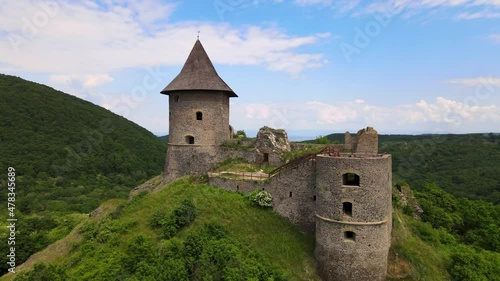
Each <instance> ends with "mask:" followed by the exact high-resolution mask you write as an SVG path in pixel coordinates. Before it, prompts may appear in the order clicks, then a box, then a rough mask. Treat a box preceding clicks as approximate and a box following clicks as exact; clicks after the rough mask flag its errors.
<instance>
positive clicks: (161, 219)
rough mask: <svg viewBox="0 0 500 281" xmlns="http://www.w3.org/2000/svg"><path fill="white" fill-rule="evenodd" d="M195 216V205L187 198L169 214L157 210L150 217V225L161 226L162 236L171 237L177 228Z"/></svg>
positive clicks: (177, 230) (187, 223) (183, 225)
mask: <svg viewBox="0 0 500 281" xmlns="http://www.w3.org/2000/svg"><path fill="white" fill-rule="evenodd" d="M195 218H196V207H195V206H194V205H193V203H192V202H191V201H189V200H184V201H182V203H181V204H180V206H179V207H177V208H176V209H175V210H174V211H173V212H172V213H171V214H170V215H167V214H166V213H165V211H163V210H158V211H156V212H155V213H154V214H153V217H152V218H151V223H150V225H151V227H153V228H163V236H164V237H165V238H167V239H168V238H171V237H173V236H174V235H175V234H177V232H179V230H180V229H181V228H183V227H185V226H187V225H189V224H190V223H191V222H192V221H193V220H194V219H195Z"/></svg>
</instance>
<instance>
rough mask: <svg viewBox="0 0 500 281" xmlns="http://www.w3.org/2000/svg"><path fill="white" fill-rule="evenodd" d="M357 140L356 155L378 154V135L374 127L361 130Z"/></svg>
mask: <svg viewBox="0 0 500 281" xmlns="http://www.w3.org/2000/svg"><path fill="white" fill-rule="evenodd" d="M356 139H357V145H356V153H365V154H377V153H378V133H377V131H375V129H373V128H372V127H367V128H366V129H361V130H359V131H358V135H357V137H356Z"/></svg>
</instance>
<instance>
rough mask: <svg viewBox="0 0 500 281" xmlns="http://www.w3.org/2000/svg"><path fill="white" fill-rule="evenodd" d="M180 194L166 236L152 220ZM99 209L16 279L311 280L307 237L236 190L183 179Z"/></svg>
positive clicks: (170, 209)
mask: <svg viewBox="0 0 500 281" xmlns="http://www.w3.org/2000/svg"><path fill="white" fill-rule="evenodd" d="M154 181H155V180H153V182H154ZM155 184H158V181H157V180H156V183H155ZM160 184H161V183H160ZM185 200H189V202H191V203H192V204H193V206H194V209H195V211H194V212H192V213H195V214H196V215H195V217H194V218H193V219H191V221H190V224H189V225H187V226H185V227H184V228H181V229H180V231H178V232H176V233H174V234H173V235H170V236H168V237H166V236H165V235H166V234H165V233H166V229H167V228H164V227H163V228H162V227H158V224H161V222H162V221H163V223H165V221H169V219H168V217H169V216H171V214H173V213H174V211H175V210H177V212H178V209H179V206H183V205H182V204H183V202H185ZM100 209H101V210H103V211H102V213H101V214H99V215H98V216H96V217H93V218H87V219H85V220H84V221H83V222H82V223H81V224H80V225H79V226H78V229H79V230H78V231H76V232H74V233H72V235H70V236H71V237H68V238H67V239H69V242H67V244H69V245H71V246H70V247H69V248H66V250H65V251H61V248H63V247H54V248H51V247H49V248H48V249H47V250H46V251H44V252H42V253H40V255H39V256H38V259H37V260H36V261H32V263H31V264H30V266H31V267H32V266H33V265H34V264H36V262H45V263H46V262H49V261H53V262H52V265H50V267H49V269H50V270H46V268H45V269H44V267H43V266H42V267H41V266H38V267H37V270H36V272H34V273H32V274H31V275H29V276H25V277H23V275H22V274H19V273H17V274H16V276H18V277H17V278H16V280H34V279H35V276H38V278H40V276H45V278H46V279H36V280H78V281H84V280H93V281H97V280H103V281H104V280H105V281H108V280H319V279H318V276H317V275H316V270H315V263H314V256H313V254H314V237H313V236H312V235H305V234H302V233H300V232H299V231H298V230H297V229H296V227H294V226H293V225H292V224H290V223H289V222H288V221H287V220H286V219H285V218H282V217H280V216H279V215H278V214H276V213H274V212H272V211H271V210H270V209H263V208H261V207H255V206H253V205H252V204H251V203H250V201H249V200H247V199H245V197H244V196H242V195H241V194H238V193H233V192H228V191H224V190H221V189H219V188H215V187H211V186H208V185H206V184H203V183H196V182H193V181H191V180H190V179H186V178H184V179H181V180H178V181H176V182H174V183H173V184H170V185H169V186H168V187H166V188H164V189H162V190H160V191H159V192H155V193H152V192H146V191H143V192H142V193H140V194H139V195H138V196H136V197H134V198H133V199H132V200H113V201H109V202H107V203H106V204H105V205H104V206H103V207H101V208H100ZM181 217H182V218H185V216H184V215H182V214H181ZM78 237H80V238H78ZM56 249H57V250H56ZM19 270H21V268H19ZM44 274H45V275H44ZM188 276H189V279H187V278H188ZM222 276H225V277H224V278H225V279H220V278H222ZM238 276H239V277H238ZM7 277H8V279H11V278H12V277H14V276H13V274H7V275H6V276H4V278H3V279H4V280H6V278H7ZM209 277H210V278H209ZM58 278H60V279H58ZM206 278H209V279H206ZM212 278H213V279H212ZM242 278H243V279H242ZM252 278H254V279H252ZM268 278H274V279H268Z"/></svg>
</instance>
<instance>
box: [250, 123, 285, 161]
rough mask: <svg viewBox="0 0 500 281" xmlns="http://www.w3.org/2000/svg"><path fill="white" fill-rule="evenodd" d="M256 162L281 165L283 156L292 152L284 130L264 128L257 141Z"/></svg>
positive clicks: (258, 134)
mask: <svg viewBox="0 0 500 281" xmlns="http://www.w3.org/2000/svg"><path fill="white" fill-rule="evenodd" d="M255 150H256V162H257V163H269V164H270V165H281V164H282V161H281V154H282V153H283V152H287V151H290V142H289V141H288V135H287V133H286V131H285V130H283V129H273V128H270V127H267V126H265V127H262V128H260V130H259V132H258V133H257V140H256V141H255Z"/></svg>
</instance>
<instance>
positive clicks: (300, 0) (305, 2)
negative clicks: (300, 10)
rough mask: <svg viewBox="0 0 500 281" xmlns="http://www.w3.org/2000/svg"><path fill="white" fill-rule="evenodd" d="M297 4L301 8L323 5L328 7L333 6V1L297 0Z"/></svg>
mask: <svg viewBox="0 0 500 281" xmlns="http://www.w3.org/2000/svg"><path fill="white" fill-rule="evenodd" d="M295 4H297V5H299V6H311V5H322V6H328V5H331V4H332V1H331V0H295Z"/></svg>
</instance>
